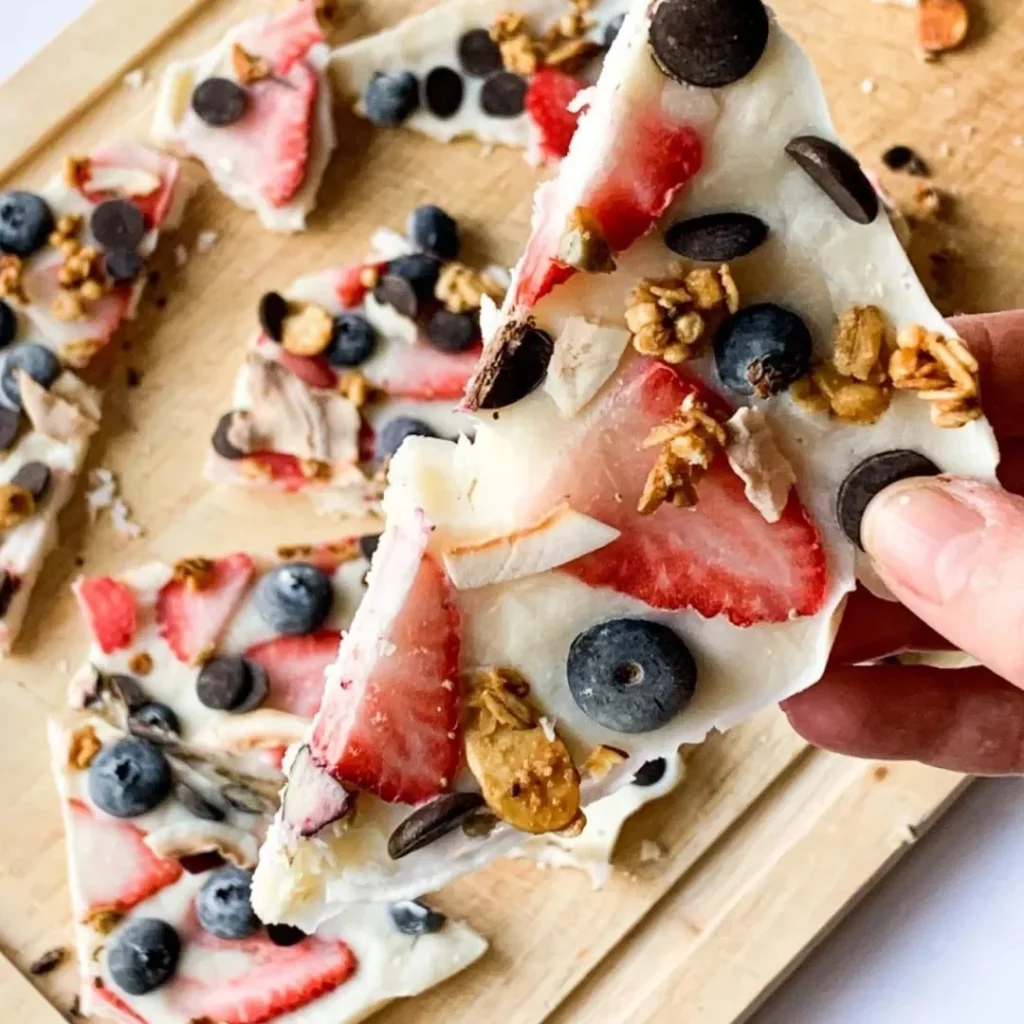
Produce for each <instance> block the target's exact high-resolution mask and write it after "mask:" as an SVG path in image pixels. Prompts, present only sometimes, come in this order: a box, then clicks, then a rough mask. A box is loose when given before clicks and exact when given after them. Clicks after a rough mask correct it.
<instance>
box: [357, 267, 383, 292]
mask: <svg viewBox="0 0 1024 1024" xmlns="http://www.w3.org/2000/svg"><path fill="white" fill-rule="evenodd" d="M379 280H380V271H379V270H378V269H377V268H376V267H363V269H362V270H360V271H359V283H360V284H361V285H362V286H363V287H364V288H367V289H369V288H375V287H376V285H377V282H378V281H379Z"/></svg>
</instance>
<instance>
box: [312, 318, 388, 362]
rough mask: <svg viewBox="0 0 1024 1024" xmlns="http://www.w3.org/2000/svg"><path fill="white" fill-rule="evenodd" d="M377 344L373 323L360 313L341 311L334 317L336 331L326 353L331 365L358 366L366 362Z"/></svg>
mask: <svg viewBox="0 0 1024 1024" xmlns="http://www.w3.org/2000/svg"><path fill="white" fill-rule="evenodd" d="M376 344H377V332H376V331H375V330H374V329H373V324H371V323H370V321H369V320H367V319H366V317H365V316H360V315H359V314H358V313H339V314H338V316H336V317H335V318H334V333H333V334H332V335H331V342H330V344H329V345H328V346H327V351H326V352H325V353H324V354H325V355H326V356H327V361H328V362H329V363H330V364H331V366H358V365H359V364H360V363H364V362H366V360H367V359H369V358H370V356H371V355H372V353H373V348H374V346H375V345H376Z"/></svg>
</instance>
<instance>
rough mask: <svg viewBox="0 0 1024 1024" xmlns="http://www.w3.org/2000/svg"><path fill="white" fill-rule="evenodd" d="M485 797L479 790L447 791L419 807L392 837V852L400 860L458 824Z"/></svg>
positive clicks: (390, 839)
mask: <svg viewBox="0 0 1024 1024" xmlns="http://www.w3.org/2000/svg"><path fill="white" fill-rule="evenodd" d="M483 802H484V798H483V797H482V796H481V795H480V794H479V793H445V794H444V796H439V797H437V798H436V799H435V800H431V801H430V803H428V804H424V805H423V806H422V807H417V808H416V810H415V811H413V812H412V814H410V815H409V817H408V818H406V819H405V820H404V821H403V822H402V823H401V824H400V825H399V826H398V828H396V829H395V830H394V832H392V833H391V835H390V836H389V837H388V856H389V857H390V858H391V859H392V860H400V859H401V858H402V857H404V856H406V855H407V854H410V853H412V852H413V851H415V850H419V849H421V848H422V847H424V846H428V845H429V844H430V843H433V842H436V841H437V840H438V839H440V838H441V837H442V836H444V835H447V834H448V833H449V832H451V831H452V830H453V829H455V828H458V826H459V824H460V823H461V822H462V820H463V819H464V818H467V817H468V816H469V815H470V814H472V813H473V812H474V811H475V810H477V808H479V807H482V806H483Z"/></svg>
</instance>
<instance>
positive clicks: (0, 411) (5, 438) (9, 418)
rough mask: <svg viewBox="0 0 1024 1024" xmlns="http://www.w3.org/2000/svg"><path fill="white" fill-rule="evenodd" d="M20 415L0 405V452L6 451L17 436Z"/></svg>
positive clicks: (16, 411)
mask: <svg viewBox="0 0 1024 1024" xmlns="http://www.w3.org/2000/svg"><path fill="white" fill-rule="evenodd" d="M20 423H21V415H20V413H19V412H18V410H17V409H8V408H6V407H5V406H2V405H0V452H5V451H7V449H8V448H10V447H11V445H12V444H14V441H15V438H17V436H18V426H19V425H20Z"/></svg>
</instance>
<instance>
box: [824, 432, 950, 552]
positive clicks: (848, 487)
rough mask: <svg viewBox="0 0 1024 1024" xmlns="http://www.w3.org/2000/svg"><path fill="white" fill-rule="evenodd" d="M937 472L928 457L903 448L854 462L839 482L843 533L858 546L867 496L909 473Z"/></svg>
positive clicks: (840, 518)
mask: <svg viewBox="0 0 1024 1024" xmlns="http://www.w3.org/2000/svg"><path fill="white" fill-rule="evenodd" d="M940 472H941V470H940V469H939V467H938V466H936V465H935V463H934V462H932V460H931V459H929V458H926V457H925V456H924V455H921V454H920V453H919V452H912V451H909V450H908V449H906V448H895V449H893V450H892V451H887V452H877V453H876V454H875V455H869V456H868V457H867V458H866V459H865V460H864V461H863V462H861V463H858V464H857V465H856V466H854V467H853V469H851V470H850V473H849V475H848V476H847V477H846V479H845V480H844V481H843V482H842V483H841V484H840V485H839V496H838V497H837V498H836V515H837V517H838V518H839V525H840V526H841V527H842V528H843V533H845V534H846V536H847V537H849V538H850V540H852V541H853V543H854V544H856V545H857V547H860V548H862V547H863V546H864V545H863V544H861V541H860V524H861V521H862V520H863V519H864V513H865V511H866V510H867V507H868V505H869V504H870V503H871V499H872V498H873V497H874V496H875V495H876V494H878V493H879V492H880V491H884V490H885V488H886V487H888V486H889V485H890V484H894V483H896V482H897V481H898V480H906V479H907V478H908V477H912V476H936V475H937V474H939V473H940Z"/></svg>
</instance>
